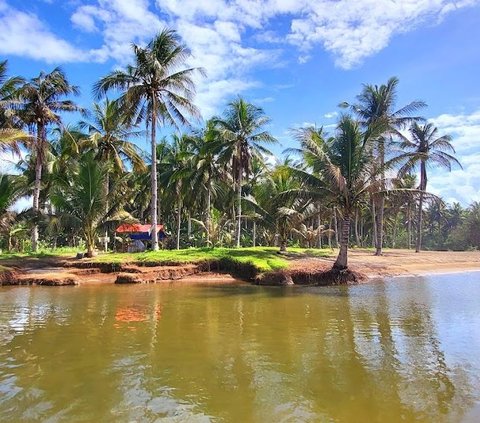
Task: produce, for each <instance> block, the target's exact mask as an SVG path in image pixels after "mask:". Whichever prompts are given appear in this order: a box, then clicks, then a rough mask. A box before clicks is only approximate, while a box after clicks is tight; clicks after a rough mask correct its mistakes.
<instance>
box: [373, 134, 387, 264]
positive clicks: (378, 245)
mask: <svg viewBox="0 0 480 423" xmlns="http://www.w3.org/2000/svg"><path fill="white" fill-rule="evenodd" d="M378 153H379V159H380V171H381V174H380V178H381V179H380V189H381V191H382V192H380V193H378V214H377V221H376V228H377V229H376V232H377V233H376V239H375V255H376V256H381V255H382V247H383V215H384V211H385V197H384V195H383V191H385V140H384V139H383V138H381V139H380V140H379V145H378Z"/></svg>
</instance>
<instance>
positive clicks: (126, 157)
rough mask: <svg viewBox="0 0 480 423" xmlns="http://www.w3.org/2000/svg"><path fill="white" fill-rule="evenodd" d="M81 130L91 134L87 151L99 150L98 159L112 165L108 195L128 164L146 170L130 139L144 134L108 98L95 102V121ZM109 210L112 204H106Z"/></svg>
mask: <svg viewBox="0 0 480 423" xmlns="http://www.w3.org/2000/svg"><path fill="white" fill-rule="evenodd" d="M80 128H81V129H84V130H86V131H87V132H88V134H89V138H88V139H87V140H86V142H84V143H82V144H83V145H82V146H83V147H84V148H87V149H92V150H93V151H95V158H96V159H97V160H100V161H101V162H103V163H106V164H107V165H108V166H110V169H109V171H108V172H107V177H106V178H105V188H104V189H105V195H106V196H108V194H109V186H110V174H111V173H124V172H125V170H126V168H125V162H127V163H129V164H130V165H131V166H133V170H134V171H136V172H142V171H143V170H145V168H146V167H145V163H144V161H143V159H142V157H141V156H140V154H139V152H138V148H137V146H136V145H135V144H133V143H132V142H130V141H128V139H129V138H132V137H137V136H139V135H141V132H138V131H133V130H132V129H131V125H130V124H129V123H128V120H127V119H126V117H125V114H124V113H122V110H121V109H120V107H119V104H118V103H117V102H114V101H110V100H108V99H106V100H105V102H104V103H103V104H98V103H94V104H93V112H92V121H91V122H87V121H81V122H80ZM106 207H107V209H108V204H107V205H106ZM104 248H105V251H107V248H108V232H105V237H104Z"/></svg>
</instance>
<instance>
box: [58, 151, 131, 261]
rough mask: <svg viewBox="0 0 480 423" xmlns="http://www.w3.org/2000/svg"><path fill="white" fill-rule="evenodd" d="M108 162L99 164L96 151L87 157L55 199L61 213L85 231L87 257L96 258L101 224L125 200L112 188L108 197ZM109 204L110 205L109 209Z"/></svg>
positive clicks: (83, 156)
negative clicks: (95, 251) (106, 185)
mask: <svg viewBox="0 0 480 423" xmlns="http://www.w3.org/2000/svg"><path fill="white" fill-rule="evenodd" d="M107 173H108V166H107V164H106V163H102V162H99V161H98V160H97V159H96V157H95V153H94V152H88V153H86V154H83V155H82V156H81V158H80V160H79V163H78V168H77V169H74V170H72V171H71V173H70V175H69V178H68V181H65V182H66V186H65V188H64V187H62V186H61V185H58V186H57V187H56V189H57V190H56V192H54V193H53V194H52V196H51V198H52V203H53V204H54V205H55V208H56V210H57V213H59V214H60V215H64V218H68V219H69V220H70V221H71V222H72V224H73V225H75V226H80V227H81V228H82V232H83V235H84V237H85V240H86V244H87V256H88V257H92V255H93V252H94V249H95V241H96V239H97V233H98V229H99V227H100V225H102V224H104V223H105V222H106V221H107V219H108V217H110V216H112V215H113V214H114V212H115V211H117V209H118V208H119V204H121V203H122V202H123V201H125V197H124V195H123V193H122V191H121V190H117V189H112V190H111V191H110V192H109V194H108V196H105V191H104V187H105V179H106V177H107ZM107 203H108V204H109V205H110V206H109V208H108V210H107V208H106V205H107Z"/></svg>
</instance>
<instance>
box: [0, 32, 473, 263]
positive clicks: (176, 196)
mask: <svg viewBox="0 0 480 423" xmlns="http://www.w3.org/2000/svg"><path fill="white" fill-rule="evenodd" d="M133 49H134V58H133V64H132V65H129V66H127V67H126V68H125V69H124V70H119V71H114V72H112V73H111V74H109V75H107V76H105V77H104V78H102V79H101V80H100V81H99V82H98V83H97V84H96V85H95V87H94V92H95V93H96V96H97V97H105V98H104V99H103V100H102V101H101V102H99V103H93V105H92V110H90V111H86V110H81V109H79V107H78V106H77V105H76V104H75V103H74V102H73V101H72V100H71V98H70V97H71V96H72V95H75V94H78V89H77V87H75V86H74V85H71V84H70V82H69V81H68V79H67V76H66V75H65V74H64V73H63V72H62V71H61V69H54V70H53V71H52V72H51V73H44V72H42V73H40V75H39V76H38V77H37V78H33V79H32V80H30V81H25V80H24V79H22V78H20V77H13V78H9V77H7V63H6V62H3V63H1V64H0V125H1V128H0V149H3V150H11V151H13V152H14V153H15V152H17V153H18V152H19V151H20V150H23V151H24V152H26V155H25V158H24V159H22V160H20V161H19V164H18V171H19V172H18V173H20V175H2V176H0V178H1V179H0V214H1V215H0V248H2V249H3V250H7V251H12V252H24V251H29V250H34V251H41V250H42V249H44V248H57V247H66V248H74V249H81V248H84V247H86V249H87V251H88V252H89V254H92V253H93V250H94V249H95V248H99V249H100V248H101V249H106V250H116V251H124V250H126V249H127V243H128V240H127V239H126V238H125V237H120V236H115V228H116V227H117V226H118V225H119V224H120V223H134V222H136V223H152V224H154V225H155V224H156V223H157V222H158V224H163V225H164V226H165V228H166V231H167V234H168V235H169V236H168V237H167V238H166V239H165V240H163V241H162V242H161V244H160V247H161V248H162V249H163V250H167V249H173V248H176V249H182V248H188V247H199V248H202V249H201V250H198V249H195V250H191V251H190V252H188V251H189V250H182V251H181V252H178V253H177V254H176V256H175V257H176V258H177V259H178V260H180V259H183V258H185V259H186V260H190V259H192V258H197V257H196V256H195V254H197V252H199V251H200V252H201V254H200V253H199V254H200V256H202V257H204V256H205V254H207V252H208V256H209V257H210V256H211V257H217V258H218V257H223V256H224V255H225V254H226V251H227V250H225V249H224V248H226V247H240V246H243V247H248V246H264V247H265V246H276V247H277V248H280V250H282V251H285V250H287V248H289V249H290V250H291V248H292V247H295V246H297V247H303V248H321V247H322V246H327V245H328V246H329V247H337V246H340V247H341V248H340V254H339V257H338V260H337V262H336V266H337V267H338V268H340V269H343V268H346V267H347V249H348V246H353V245H356V246H361V247H371V246H374V247H376V251H377V254H379V253H381V248H382V247H383V246H387V247H405V248H411V247H412V246H413V245H416V247H417V249H418V250H419V249H420V248H421V247H422V243H423V246H424V247H425V248H431V249H469V248H479V247H480V211H479V210H480V207H479V205H478V204H477V203H475V204H472V205H471V206H470V207H468V208H465V209H464V208H462V207H461V206H460V205H458V204H454V205H452V206H449V205H446V204H445V203H444V202H443V201H442V200H441V199H440V198H438V197H435V196H433V195H431V194H429V193H428V192H427V191H426V190H427V171H426V169H427V167H428V166H432V165H433V166H435V165H439V166H443V167H446V168H447V169H450V168H451V166H452V165H455V164H458V162H457V161H456V159H455V157H454V150H453V147H452V144H451V141H452V140H451V138H450V136H448V135H442V134H437V132H438V131H437V130H436V128H434V127H433V126H432V125H431V124H429V123H425V122H424V119H422V118H421V117H420V116H415V114H416V112H417V110H419V109H420V108H422V107H424V106H425V104H424V103H423V102H421V101H413V102H411V103H409V104H408V105H406V106H404V107H402V108H400V109H398V110H396V107H395V99H396V93H397V89H398V80H397V79H396V78H392V79H390V80H389V81H388V82H387V84H385V85H381V86H372V85H365V86H364V87H363V90H362V92H361V94H360V95H359V96H358V97H357V98H356V103H355V102H354V103H352V105H349V104H348V103H345V104H344V105H343V106H345V107H348V108H347V110H348V111H347V113H344V114H342V115H341V116H340V118H339V121H338V125H337V127H336V129H335V130H334V131H332V133H330V134H328V133H326V132H325V131H324V129H323V128H315V127H306V128H300V129H296V130H292V138H293V139H294V140H296V142H297V143H298V144H299V147H298V148H291V149H289V150H287V151H286V154H287V155H286V156H285V159H284V160H283V161H277V162H274V161H273V160H272V156H271V154H270V153H269V151H268V150H267V149H266V147H268V145H269V144H271V143H275V141H276V140H275V138H274V137H273V136H272V134H271V133H270V132H269V130H268V125H269V123H270V119H269V117H268V116H267V115H266V114H265V112H264V111H263V110H262V109H261V108H260V107H257V106H256V105H254V104H251V103H249V102H248V101H246V100H245V99H242V98H237V99H235V100H233V101H231V102H230V103H229V104H228V105H227V107H226V109H225V111H224V113H222V114H221V115H219V116H216V117H213V118H212V119H210V120H208V121H206V122H204V123H203V124H200V123H199V124H198V125H196V126H191V125H190V124H189V120H188V118H189V117H194V118H196V117H198V116H199V111H198V110H197V108H196V107H195V105H194V94H195V82H194V78H193V75H194V74H195V73H198V72H199V73H200V74H201V73H202V70H201V69H193V68H188V67H186V66H185V63H186V60H187V59H188V57H189V52H188V49H187V48H186V46H185V45H183V44H182V42H181V40H180V39H179V37H178V35H177V34H176V33H175V32H174V31H170V30H164V31H163V32H161V33H160V34H159V36H158V37H156V38H155V39H154V40H152V41H151V42H150V43H149V44H148V45H147V46H146V47H139V46H133ZM107 94H108V95H111V96H112V99H108V98H106V96H107ZM65 112H77V113H78V112H81V113H82V116H81V117H79V123H78V125H70V126H65V125H64V124H63V123H62V117H63V115H64V113H65ZM159 127H163V128H164V131H165V130H166V131H171V132H172V135H170V136H167V137H158V136H157V129H158V128H159ZM408 128H410V133H409V135H405V134H406V133H408V131H404V129H408ZM179 129H181V131H179ZM142 136H143V137H145V136H147V137H148V138H149V139H150V142H151V146H152V148H151V152H150V154H147V153H146V152H145V151H143V150H141V149H140V148H139V147H138V146H137V143H135V141H136V140H137V139H138V138H139V137H142ZM418 170H420V175H419V176H420V178H417V176H416V172H417V171H418ZM417 181H419V182H417ZM28 197H32V198H33V205H32V208H31V209H26V210H23V211H20V210H16V211H15V208H12V205H13V204H14V203H15V201H16V200H18V199H20V198H28ZM156 245H157V242H156V240H155V239H154V240H153V242H152V245H151V247H152V249H156ZM207 247H208V248H207ZM211 247H216V248H215V249H211ZM228 251H229V254H230V255H236V256H238V257H240V258H241V257H243V255H245V257H249V260H251V261H252V260H253V261H255V256H256V257H257V258H258V259H259V260H260V259H262V260H263V259H264V258H261V256H262V254H264V253H262V251H264V252H265V251H266V252H268V254H269V255H271V250H265V249H263V250H258V249H256V250H251V251H247V250H244V249H241V250H238V251H237V252H236V250H235V251H233V250H228ZM319 251H321V250H319ZM151 254H154V256H151ZM155 254H157V255H155ZM265 254H267V253H265ZM194 256H195V257H194ZM109 257H110V258H112V256H111V255H110V256H109ZM153 257H156V258H158V259H162V260H163V259H164V260H166V261H168V260H169V259H170V258H171V257H172V256H171V253H168V252H166V251H161V252H158V253H144V255H142V256H141V257H140V259H143V258H145V259H148V258H153ZM272 260H273V261H272ZM282 260H284V259H281V258H278V257H277V258H275V259H274V258H272V257H270V258H268V259H267V262H270V261H271V262H272V263H276V264H273V265H271V266H270V265H269V266H270V267H271V268H279V267H281V265H280V264H279V263H280V262H282ZM261 266H264V267H265V265H264V264H262V265H261Z"/></svg>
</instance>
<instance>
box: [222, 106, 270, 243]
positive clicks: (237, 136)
mask: <svg viewBox="0 0 480 423" xmlns="http://www.w3.org/2000/svg"><path fill="white" fill-rule="evenodd" d="M213 120H214V122H215V124H216V125H217V126H218V128H219V130H220V134H221V136H222V138H223V143H224V147H223V149H222V151H221V152H220V154H219V160H220V162H223V163H225V164H227V163H228V165H229V166H231V169H232V173H233V178H234V182H235V190H236V195H237V210H236V214H237V216H236V219H237V226H236V228H235V245H236V246H237V247H240V238H241V226H242V185H243V181H244V177H246V179H247V180H248V177H249V174H250V167H251V163H252V157H253V156H257V157H258V158H259V159H262V154H270V152H269V151H268V150H267V149H266V148H265V147H264V146H263V145H262V144H265V143H270V144H271V143H274V142H276V139H275V138H274V137H273V136H272V135H271V134H270V132H268V131H267V130H266V129H265V126H266V125H268V123H269V122H270V118H269V117H268V116H266V115H265V112H264V111H263V109H262V108H260V107H257V106H255V105H253V104H251V103H248V102H247V101H245V100H244V99H242V98H238V99H236V100H234V101H232V102H231V103H229V105H228V107H227V110H226V111H225V113H224V115H223V117H216V118H214V119H213Z"/></svg>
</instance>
